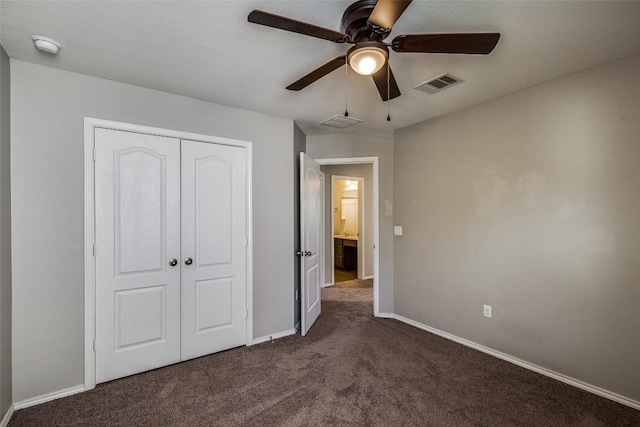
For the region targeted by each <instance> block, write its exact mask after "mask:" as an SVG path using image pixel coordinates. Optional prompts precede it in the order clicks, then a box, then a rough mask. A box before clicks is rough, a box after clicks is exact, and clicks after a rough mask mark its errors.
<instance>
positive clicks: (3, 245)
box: [0, 46, 13, 420]
mask: <svg viewBox="0 0 640 427" xmlns="http://www.w3.org/2000/svg"><path fill="white" fill-rule="evenodd" d="M9 87H10V78H9V57H8V56H7V54H6V52H5V51H4V49H3V48H2V46H0V420H1V419H2V418H3V417H4V415H5V414H6V413H7V410H8V409H9V407H10V406H11V404H12V403H13V400H12V395H11V175H10V142H9V137H10V132H9V123H10V115H9V108H10V102H9V99H10V97H9Z"/></svg>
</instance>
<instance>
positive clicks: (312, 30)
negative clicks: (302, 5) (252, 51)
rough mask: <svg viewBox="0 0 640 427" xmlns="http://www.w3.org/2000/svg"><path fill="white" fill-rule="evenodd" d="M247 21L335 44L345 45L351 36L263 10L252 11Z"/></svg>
mask: <svg viewBox="0 0 640 427" xmlns="http://www.w3.org/2000/svg"><path fill="white" fill-rule="evenodd" d="M247 19H248V20H249V22H252V23H254V24H260V25H265V26H267V27H272V28H278V29H280V30H285V31H291V32H293V33H298V34H304V35H306V36H311V37H317V38H319V39H325V40H330V41H332V42H334V43H344V42H346V41H347V40H348V39H349V36H347V35H346V34H344V33H341V32H339V31H334V30H331V29H329V28H324V27H318V26H317V25H313V24H309V23H307V22H302V21H296V20H295V19H291V18H287V17H285V16H280V15H274V14H273V13H269V12H263V11H261V10H254V11H252V12H251V13H250V14H249V17H248V18H247Z"/></svg>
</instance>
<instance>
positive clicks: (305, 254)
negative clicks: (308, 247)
mask: <svg viewBox="0 0 640 427" xmlns="http://www.w3.org/2000/svg"><path fill="white" fill-rule="evenodd" d="M311 255H313V254H312V253H311V252H309V251H305V253H304V256H311Z"/></svg>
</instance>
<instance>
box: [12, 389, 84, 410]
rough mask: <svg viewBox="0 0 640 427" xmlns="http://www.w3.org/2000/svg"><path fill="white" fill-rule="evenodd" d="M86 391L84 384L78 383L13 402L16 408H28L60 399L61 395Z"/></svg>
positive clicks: (65, 395)
mask: <svg viewBox="0 0 640 427" xmlns="http://www.w3.org/2000/svg"><path fill="white" fill-rule="evenodd" d="M83 391H84V385H78V386H75V387H69V388H65V389H64V390H60V391H54V392H53V393H48V394H43V395H42V396H37V397H34V398H31V399H27V400H23V401H22V402H16V403H14V404H13V406H14V408H15V409H16V410H18V409H24V408H28V407H30V406H35V405H39V404H41V403H45V402H50V401H52V400H56V399H60V398H61V397H67V396H71V395H72V394H77V393H82V392H83Z"/></svg>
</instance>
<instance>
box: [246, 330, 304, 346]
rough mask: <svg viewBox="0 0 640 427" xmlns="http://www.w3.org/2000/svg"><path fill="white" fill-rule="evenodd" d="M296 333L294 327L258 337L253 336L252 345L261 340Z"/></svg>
mask: <svg viewBox="0 0 640 427" xmlns="http://www.w3.org/2000/svg"><path fill="white" fill-rule="evenodd" d="M295 333H296V329H289V330H288V331H282V332H277V333H275V334H271V335H267V336H264V337H260V338H254V339H253V343H252V345H256V344H261V343H263V342H267V341H271V340H277V339H278V338H284V337H288V336H289V335H294V334H295Z"/></svg>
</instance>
